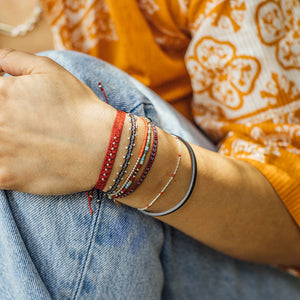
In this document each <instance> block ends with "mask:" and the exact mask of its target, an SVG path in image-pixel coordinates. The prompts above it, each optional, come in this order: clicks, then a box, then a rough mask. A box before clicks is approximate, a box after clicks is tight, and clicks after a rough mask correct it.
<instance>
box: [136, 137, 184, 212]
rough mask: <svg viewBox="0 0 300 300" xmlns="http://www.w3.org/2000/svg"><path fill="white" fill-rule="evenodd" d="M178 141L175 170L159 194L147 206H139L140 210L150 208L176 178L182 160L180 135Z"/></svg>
mask: <svg viewBox="0 0 300 300" xmlns="http://www.w3.org/2000/svg"><path fill="white" fill-rule="evenodd" d="M176 141H177V143H178V159H177V164H176V167H175V170H174V172H173V173H172V175H171V177H170V179H169V180H168V182H167V183H166V184H165V185H164V187H163V189H162V190H161V191H160V192H159V193H158V194H157V196H156V197H155V198H154V199H153V200H152V201H151V202H150V203H149V204H147V205H146V206H145V207H143V208H138V210H140V211H144V210H147V209H148V208H150V207H151V206H152V205H153V204H154V203H155V202H156V201H157V199H158V198H159V197H160V196H161V195H162V194H163V193H164V191H165V190H166V188H167V187H168V186H169V184H170V183H171V182H172V181H173V179H174V177H175V175H176V173H177V170H178V168H179V165H180V161H181V145H180V142H179V138H178V137H176Z"/></svg>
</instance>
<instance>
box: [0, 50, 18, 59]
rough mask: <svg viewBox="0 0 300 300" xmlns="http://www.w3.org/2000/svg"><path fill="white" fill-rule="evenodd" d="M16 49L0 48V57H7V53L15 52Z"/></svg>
mask: <svg viewBox="0 0 300 300" xmlns="http://www.w3.org/2000/svg"><path fill="white" fill-rule="evenodd" d="M15 51H16V50H15V49H13V48H3V49H0V58H5V57H7V56H8V55H9V54H11V53H12V52H15Z"/></svg>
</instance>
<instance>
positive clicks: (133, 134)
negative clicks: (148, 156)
mask: <svg viewBox="0 0 300 300" xmlns="http://www.w3.org/2000/svg"><path fill="white" fill-rule="evenodd" d="M129 115H130V122H131V128H130V130H131V134H130V137H128V139H129V144H128V146H127V147H126V148H127V153H126V155H125V156H124V157H123V158H124V163H123V164H122V165H120V167H121V170H120V171H119V172H118V174H117V175H118V176H117V178H116V179H114V180H113V181H114V184H113V186H110V187H109V190H108V191H107V192H105V193H106V194H112V193H113V192H114V191H115V190H116V189H117V188H118V187H119V183H120V181H121V180H122V179H123V175H124V173H125V172H126V169H127V167H128V165H129V160H130V158H131V156H132V150H133V147H134V146H135V144H134V142H135V137H136V129H137V126H136V119H135V116H134V115H132V114H129Z"/></svg>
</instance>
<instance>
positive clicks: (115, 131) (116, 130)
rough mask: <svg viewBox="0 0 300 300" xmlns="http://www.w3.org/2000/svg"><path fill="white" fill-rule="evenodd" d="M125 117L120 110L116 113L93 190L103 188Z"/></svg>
mask: <svg viewBox="0 0 300 300" xmlns="http://www.w3.org/2000/svg"><path fill="white" fill-rule="evenodd" d="M125 117H126V113H125V112H123V111H120V110H118V111H117V114H116V118H115V121H114V124H113V128H112V131H111V136H110V139H109V143H108V146H107V150H106V155H105V158H104V162H103V165H102V168H101V171H100V174H99V177H98V181H97V183H96V185H95V187H94V188H95V189H99V190H103V188H104V187H105V185H106V182H107V180H108V177H109V175H110V173H111V170H112V167H113V165H114V161H115V158H116V155H117V151H118V148H119V144H120V139H121V135H122V131H123V126H124V122H125Z"/></svg>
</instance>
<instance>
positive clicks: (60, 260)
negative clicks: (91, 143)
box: [0, 52, 300, 299]
mask: <svg viewBox="0 0 300 300" xmlns="http://www.w3.org/2000/svg"><path fill="white" fill-rule="evenodd" d="M45 54H46V53H44V55H45ZM47 55H48V56H49V57H51V58H53V59H54V60H56V61H57V62H58V63H60V64H62V65H63V66H64V67H65V68H67V69H68V70H69V71H70V72H71V73H73V74H74V75H75V76H77V77H78V78H79V79H81V80H82V81H84V82H85V83H86V84H87V85H89V86H90V87H91V88H92V89H93V90H94V91H95V92H96V93H97V95H98V96H99V97H100V98H103V97H102V94H101V92H100V91H99V90H98V87H97V83H98V81H101V82H102V84H103V86H104V89H105V91H106V93H107V96H108V99H109V101H110V103H111V104H112V105H113V106H115V107H116V108H118V109H121V110H125V111H128V112H129V111H130V112H132V113H135V114H137V115H140V116H143V115H145V114H146V115H147V116H148V117H150V118H151V119H152V120H153V121H154V122H155V123H156V124H157V125H158V126H160V127H162V128H163V129H166V130H168V131H171V132H174V133H176V134H179V135H181V136H182V137H183V138H186V139H187V140H189V141H191V142H194V143H198V144H200V145H202V146H204V147H206V148H209V149H211V150H214V146H213V145H212V144H210V143H209V141H207V140H205V138H204V137H202V136H201V134H200V133H198V132H197V131H196V130H195V129H191V127H190V125H186V124H187V123H186V122H185V121H184V120H183V119H181V118H178V116H177V114H174V112H173V110H172V109H171V108H169V107H168V105H167V104H165V103H163V102H162V100H160V99H159V98H158V97H157V96H155V95H154V94H153V93H152V92H151V91H149V90H148V89H146V88H145V87H143V86H142V85H141V84H139V83H137V82H136V81H135V80H134V79H132V78H129V77H128V76H126V75H125V74H124V73H122V72H120V71H119V70H117V69H116V68H114V67H112V66H110V65H108V64H106V63H104V62H102V61H100V60H97V59H95V58H92V57H89V56H86V55H83V54H79V53H75V52H48V53H47ZM149 99H151V101H150V100H149ZM153 103H155V106H153ZM156 109H157V110H156ZM157 111H158V112H159V113H157ZM166 120H167V121H168V122H166ZM100 130H101V129H100ZM190 132H192V134H191V133H190ZM92 207H93V210H94V214H93V215H91V214H90V212H89V209H88V204H87V198H86V193H85V192H82V193H77V194H73V195H65V196H37V195H30V194H24V193H19V192H15V191H1V192H0V230H1V234H0V298H1V299H48V298H49V299H51V298H53V299H159V298H163V299H265V298H267V297H271V298H272V299H283V298H287V299H297V298H299V299H300V280H299V279H296V278H293V277H292V276H290V275H288V274H285V273H283V272H281V271H279V270H277V269H273V268H271V267H267V266H262V265H256V264H251V263H246V262H241V261H238V260H234V259H232V258H229V257H227V256H225V255H222V254H220V253H218V252H216V251H214V250H212V249H210V248H208V247H206V246H205V245H203V244H201V243H199V242H196V241H195V240H193V239H191V238H189V237H187V236H186V235H184V234H182V233H180V232H179V231H178V230H176V229H173V228H171V227H170V226H168V225H165V224H163V223H161V222H159V221H157V220H155V219H152V218H150V217H146V216H144V215H142V214H141V213H139V212H138V211H136V210H134V209H132V208H129V207H126V206H118V205H115V204H114V203H112V202H111V201H109V200H107V199H102V200H101V203H100V204H99V203H97V202H96V201H93V202H92Z"/></svg>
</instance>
